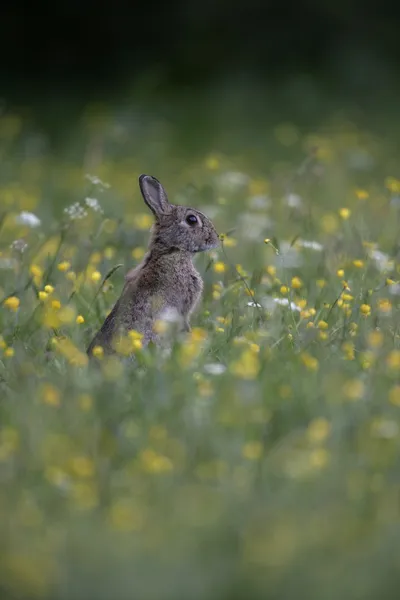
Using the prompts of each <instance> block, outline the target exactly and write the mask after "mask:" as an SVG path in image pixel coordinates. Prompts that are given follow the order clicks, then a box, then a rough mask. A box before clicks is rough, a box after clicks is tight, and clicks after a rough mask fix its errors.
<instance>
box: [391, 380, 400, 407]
mask: <svg viewBox="0 0 400 600" xmlns="http://www.w3.org/2000/svg"><path fill="white" fill-rule="evenodd" d="M389 402H390V403H391V404H393V405H394V406H400V385H394V386H393V387H392V388H391V390H390V391H389Z"/></svg>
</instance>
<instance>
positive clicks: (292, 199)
mask: <svg viewBox="0 0 400 600" xmlns="http://www.w3.org/2000/svg"><path fill="white" fill-rule="evenodd" d="M286 202H287V205H288V206H290V208H301V207H302V205H303V200H302V198H301V196H299V195H298V194H288V195H287V196H286Z"/></svg>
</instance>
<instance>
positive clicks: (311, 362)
mask: <svg viewBox="0 0 400 600" xmlns="http://www.w3.org/2000/svg"><path fill="white" fill-rule="evenodd" d="M300 358H301V361H302V363H303V365H304V366H305V367H306V368H307V369H308V370H309V371H317V370H318V367H319V363H318V360H317V359H316V358H314V356H311V354H309V353H308V352H303V353H302V354H301V355H300Z"/></svg>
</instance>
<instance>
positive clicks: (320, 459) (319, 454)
mask: <svg viewBox="0 0 400 600" xmlns="http://www.w3.org/2000/svg"><path fill="white" fill-rule="evenodd" d="M328 462H329V452H328V451H327V450H326V449H325V448H316V449H315V450H313V451H312V452H311V454H310V464H311V466H312V467H313V468H314V469H323V468H324V467H325V466H326V465H327V464H328Z"/></svg>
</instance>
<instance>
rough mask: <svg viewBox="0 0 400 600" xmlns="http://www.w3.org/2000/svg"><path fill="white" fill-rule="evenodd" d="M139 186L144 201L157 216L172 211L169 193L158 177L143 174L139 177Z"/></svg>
mask: <svg viewBox="0 0 400 600" xmlns="http://www.w3.org/2000/svg"><path fill="white" fill-rule="evenodd" d="M139 186H140V191H141V192H142V196H143V199H144V201H145V202H146V204H147V206H148V207H149V208H150V210H152V211H153V213H154V214H155V215H156V217H157V216H159V215H166V214H168V213H170V212H171V205H170V203H169V201H168V197H167V193H166V191H165V190H164V188H163V186H162V185H161V183H160V182H159V181H158V179H156V178H155V177H151V175H141V176H140V177H139Z"/></svg>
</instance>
